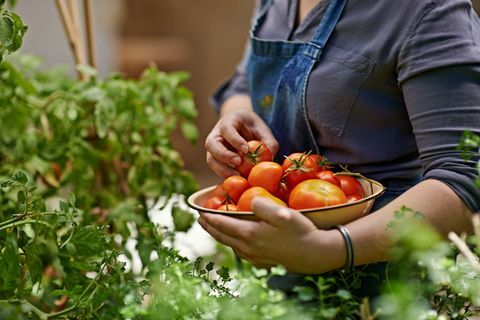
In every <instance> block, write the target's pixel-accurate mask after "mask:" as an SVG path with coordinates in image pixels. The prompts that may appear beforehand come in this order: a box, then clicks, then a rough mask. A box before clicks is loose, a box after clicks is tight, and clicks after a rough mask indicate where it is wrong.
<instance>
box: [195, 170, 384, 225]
mask: <svg viewBox="0 0 480 320" xmlns="http://www.w3.org/2000/svg"><path fill="white" fill-rule="evenodd" d="M336 175H348V176H354V177H355V178H357V179H358V178H360V179H364V180H366V181H367V182H369V183H370V188H372V190H373V184H375V185H377V186H378V187H379V190H377V192H375V193H372V194H371V195H369V196H367V197H365V198H362V199H360V200H357V201H354V202H347V203H342V204H337V205H333V206H326V207H317V208H310V209H302V210H297V211H299V212H300V213H303V214H309V213H314V212H315V213H318V212H321V211H328V210H332V209H337V208H347V207H350V206H354V205H358V204H361V203H364V202H367V201H370V200H374V199H376V198H378V197H380V196H381V195H382V194H383V193H384V192H385V189H386V188H385V186H384V185H382V184H381V183H380V182H378V181H376V180H373V179H370V178H366V177H365V176H363V175H361V174H358V173H350V172H338V173H336ZM216 187H217V185H213V186H210V187H206V188H203V189H201V190H198V191H197V192H195V193H193V194H191V195H190V196H189V197H188V198H187V204H188V206H189V207H190V208H192V209H195V210H197V211H199V212H207V213H215V214H224V215H232V216H236V215H254V213H253V212H252V211H223V210H215V209H209V208H204V207H201V206H199V205H197V204H195V203H194V202H193V200H194V199H195V198H196V197H198V196H199V195H200V194H203V193H206V192H209V191H212V190H213V189H215V188H216Z"/></svg>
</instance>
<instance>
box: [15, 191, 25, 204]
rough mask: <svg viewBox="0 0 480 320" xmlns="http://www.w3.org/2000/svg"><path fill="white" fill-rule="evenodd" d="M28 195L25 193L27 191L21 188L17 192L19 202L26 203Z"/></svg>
mask: <svg viewBox="0 0 480 320" xmlns="http://www.w3.org/2000/svg"><path fill="white" fill-rule="evenodd" d="M26 198H27V196H26V195H25V191H23V190H19V191H18V192H17V200H18V202H19V203H25V200H26Z"/></svg>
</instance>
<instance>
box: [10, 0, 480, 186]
mask: <svg viewBox="0 0 480 320" xmlns="http://www.w3.org/2000/svg"><path fill="white" fill-rule="evenodd" d="M472 1H473V4H474V6H475V7H476V9H477V12H479V9H480V0H472ZM93 4H94V26H95V38H96V46H97V50H96V55H97V60H98V69H99V72H100V74H101V75H103V76H104V75H106V74H108V73H109V72H112V71H120V72H122V73H124V74H125V75H126V76H128V77H136V76H138V75H139V73H140V72H141V70H143V69H144V68H145V67H147V66H148V64H149V63H150V62H155V63H156V64H157V66H158V67H159V69H160V70H164V71H174V70H186V71H188V72H190V73H191V75H192V77H191V79H190V81H189V82H188V83H187V85H188V87H189V88H190V89H191V90H192V91H193V93H194V95H195V101H196V105H197V108H198V110H199V118H198V122H197V124H198V127H199V130H200V139H199V143H198V144H197V145H196V146H192V145H190V144H188V143H187V142H185V140H184V139H183V138H181V137H180V135H178V136H176V137H175V139H174V143H175V147H176V149H177V150H179V151H180V152H181V154H182V155H183V157H184V159H185V162H186V167H187V169H189V170H190V171H192V172H193V174H194V175H195V176H196V178H197V180H198V181H199V183H200V185H201V187H205V186H208V185H211V184H214V183H217V182H218V181H219V179H218V178H217V177H216V176H215V175H214V174H212V173H211V171H210V170H209V169H208V167H207V166H206V163H205V152H204V148H203V142H204V140H205V137H206V135H207V134H208V132H209V130H210V129H211V128H212V126H213V125H214V124H215V122H216V120H217V116H216V114H215V113H214V112H213V110H212V109H211V107H210V105H209V102H208V99H209V96H210V95H211V94H212V92H213V91H214V90H215V88H216V87H218V85H219V84H220V83H221V82H222V81H223V80H225V79H226V78H227V77H228V76H229V75H230V74H231V73H232V72H233V70H234V68H235V65H236V64H237V63H238V61H239V60H240V58H241V55H242V51H243V47H244V45H245V42H246V40H247V33H248V28H249V24H250V18H251V13H252V10H253V5H254V0H241V1H239V0H222V1H218V0H194V1H192V0H109V1H99V0H94V1H93ZM17 11H18V12H19V13H20V15H21V16H22V17H23V18H24V20H25V22H26V24H27V25H28V26H29V30H28V32H27V34H26V37H25V42H24V45H23V47H22V51H23V52H24V53H33V54H37V55H40V56H42V57H44V59H45V66H46V67H49V66H53V65H58V64H66V65H70V66H71V70H72V74H73V73H74V72H73V59H72V54H71V52H70V49H69V47H68V44H67V41H66V36H65V34H64V32H63V29H62V26H61V22H60V17H59V15H58V12H57V10H56V7H55V3H54V0H43V1H38V0H22V1H18V5H17Z"/></svg>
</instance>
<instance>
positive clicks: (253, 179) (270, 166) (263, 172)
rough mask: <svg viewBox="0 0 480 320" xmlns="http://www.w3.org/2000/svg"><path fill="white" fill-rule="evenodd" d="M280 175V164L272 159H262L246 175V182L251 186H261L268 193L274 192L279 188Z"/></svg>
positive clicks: (281, 171) (281, 172) (281, 173)
mask: <svg viewBox="0 0 480 320" xmlns="http://www.w3.org/2000/svg"><path fill="white" fill-rule="evenodd" d="M282 175H283V170H282V166H281V165H279V164H278V163H276V162H273V161H263V162H259V163H257V164H256V165H255V166H254V167H253V168H252V170H251V171H250V174H249V175H248V183H249V184H250V185H251V186H252V187H262V188H265V189H266V190H267V191H268V192H270V193H275V192H277V191H278V189H279V184H280V180H281V179H282Z"/></svg>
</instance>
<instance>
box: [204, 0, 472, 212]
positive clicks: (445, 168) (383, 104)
mask: <svg viewBox="0 0 480 320" xmlns="http://www.w3.org/2000/svg"><path fill="white" fill-rule="evenodd" d="M327 4H328V0H323V1H321V2H320V3H319V4H318V5H317V6H316V7H315V8H314V9H313V10H312V11H311V12H310V13H309V14H308V16H307V17H306V18H305V20H304V21H303V22H302V23H301V24H300V25H298V26H297V25H296V23H295V19H296V12H297V6H298V0H277V1H275V2H274V4H273V6H272V7H271V8H270V10H269V12H268V15H267V20H266V22H265V24H264V25H263V26H262V28H261V30H260V37H262V38H265V39H271V40H289V41H300V42H305V41H309V39H310V38H311V37H312V35H313V34H314V32H315V30H316V28H317V26H318V23H319V21H320V19H321V17H322V15H323V13H324V10H325V8H326V6H327ZM257 10H258V4H257ZM246 54H248V49H247V52H246ZM245 72H246V71H245V68H244V62H242V63H240V65H239V66H238V68H237V70H236V72H235V74H234V75H233V77H232V78H231V79H230V80H229V81H227V83H226V84H225V85H224V86H222V88H221V89H220V90H219V91H218V92H217V93H216V95H215V96H214V99H213V101H214V105H215V106H216V108H217V109H218V108H220V106H221V105H222V103H223V101H225V100H226V99H227V98H228V97H230V96H231V95H234V94H248V92H249V88H248V85H247V81H246V75H245ZM265 72H267V73H268V70H265ZM306 108H307V112H308V117H309V121H310V123H311V126H312V128H313V131H314V134H315V137H316V139H317V143H318V145H319V146H320V148H321V153H322V154H324V155H326V156H327V158H328V159H329V160H330V161H331V162H334V163H340V164H344V165H348V168H349V170H351V171H354V172H361V173H363V174H365V175H367V176H369V177H371V178H373V179H377V180H380V181H388V180H392V179H398V180H399V181H401V180H402V179H405V181H408V180H411V179H413V178H414V177H416V176H418V175H422V176H423V179H428V178H429V179H438V180H441V181H443V182H444V183H446V184H447V185H449V186H450V187H451V188H452V189H453V190H454V191H455V192H456V193H457V194H458V195H459V196H460V197H461V198H462V199H463V200H464V201H465V203H466V204H467V205H468V206H469V207H470V209H472V210H473V211H480V192H479V190H478V189H477V188H476V186H475V183H474V180H475V177H476V175H477V173H478V172H477V169H476V162H477V161H478V152H477V154H476V155H475V156H474V157H473V158H471V159H470V160H465V159H463V158H462V157H461V154H460V152H459V151H458V150H457V149H456V146H457V145H458V144H459V143H460V140H461V136H462V133H463V132H464V131H466V130H469V131H472V132H475V133H477V134H480V19H479V17H478V16H477V15H476V14H475V12H474V11H473V10H472V7H471V3H470V1H469V0H402V1H400V0H396V1H392V0H349V1H348V3H347V6H346V8H345V11H344V13H343V15H342V17H341V19H340V21H339V23H338V25H337V26H336V29H335V31H334V33H333V35H332V37H331V38H330V40H329V41H328V43H327V45H326V47H325V49H324V53H323V55H322V58H321V60H320V61H319V62H318V64H317V65H316V66H315V68H314V70H313V71H312V74H311V76H310V78H309V81H308V85H307V88H306ZM299 151H300V150H299ZM387 187H388V186H387Z"/></svg>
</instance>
